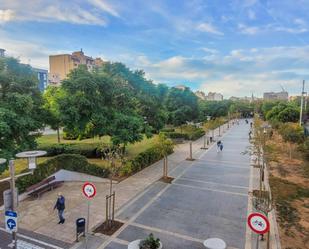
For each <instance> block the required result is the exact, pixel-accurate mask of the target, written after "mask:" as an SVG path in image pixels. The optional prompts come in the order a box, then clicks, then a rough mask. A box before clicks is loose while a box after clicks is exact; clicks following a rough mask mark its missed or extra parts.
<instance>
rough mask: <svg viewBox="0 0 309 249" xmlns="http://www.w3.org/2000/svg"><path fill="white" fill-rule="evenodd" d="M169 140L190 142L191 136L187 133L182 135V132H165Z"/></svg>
mask: <svg viewBox="0 0 309 249" xmlns="http://www.w3.org/2000/svg"><path fill="white" fill-rule="evenodd" d="M164 134H165V135H166V137H167V138H170V139H177V138H183V139H186V140H188V139H189V135H188V134H187V133H180V132H164Z"/></svg>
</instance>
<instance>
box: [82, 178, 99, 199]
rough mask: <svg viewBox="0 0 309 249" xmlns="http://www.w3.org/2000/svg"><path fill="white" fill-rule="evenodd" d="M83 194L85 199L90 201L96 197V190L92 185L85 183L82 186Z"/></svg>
mask: <svg viewBox="0 0 309 249" xmlns="http://www.w3.org/2000/svg"><path fill="white" fill-rule="evenodd" d="M83 193H84V195H85V196H86V197H87V198H89V199H91V198H93V197H94V196H95V195H96V193H97V190H96V188H95V186H94V184H92V183H90V182H86V183H85V184H84V186H83Z"/></svg>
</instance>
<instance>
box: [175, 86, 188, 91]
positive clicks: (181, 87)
mask: <svg viewBox="0 0 309 249" xmlns="http://www.w3.org/2000/svg"><path fill="white" fill-rule="evenodd" d="M174 88H177V89H179V90H183V91H184V90H186V88H189V87H187V86H185V85H178V86H174Z"/></svg>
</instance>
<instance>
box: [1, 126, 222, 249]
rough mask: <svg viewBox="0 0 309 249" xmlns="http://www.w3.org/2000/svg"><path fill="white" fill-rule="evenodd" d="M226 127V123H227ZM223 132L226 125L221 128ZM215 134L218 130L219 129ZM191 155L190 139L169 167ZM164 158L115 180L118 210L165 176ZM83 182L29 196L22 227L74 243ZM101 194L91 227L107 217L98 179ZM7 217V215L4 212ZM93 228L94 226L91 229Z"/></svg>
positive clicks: (196, 150)
mask: <svg viewBox="0 0 309 249" xmlns="http://www.w3.org/2000/svg"><path fill="white" fill-rule="evenodd" d="M225 127H226V126H225ZM221 132H222V128H221ZM215 134H218V130H216V132H215ZM202 145H203V138H200V139H198V140H197V141H195V142H193V146H192V147H193V155H194V156H198V155H199V154H200V153H202V152H203V150H201V149H200V148H201V147H202ZM188 156H189V143H188V142H187V143H184V144H180V145H177V146H176V148H175V152H174V153H173V154H172V155H170V156H169V157H168V165H169V171H170V172H171V171H173V170H174V169H175V168H176V167H177V165H178V164H179V163H180V162H182V161H183V160H185V159H186V158H187V157H188ZM162 165H163V163H162V160H161V161H159V162H157V163H155V164H153V165H151V166H149V167H147V168H145V169H144V170H142V171H140V172H138V173H136V174H135V175H133V176H131V177H129V178H127V179H125V180H123V181H122V182H120V183H118V184H114V188H113V190H114V191H115V192H116V205H115V208H116V211H117V210H119V209H120V208H121V207H122V206H124V205H125V204H126V203H128V202H129V201H131V200H132V199H133V198H134V197H136V196H137V195H138V194H139V193H141V192H142V191H143V190H145V189H146V188H147V187H149V186H150V185H151V184H152V183H154V182H155V181H157V180H158V179H160V178H161V176H162ZM82 184H83V183H82V182H79V183H76V182H75V183H66V184H64V186H62V187H61V188H58V189H57V190H55V191H51V192H48V193H46V194H44V195H43V196H42V197H41V198H40V199H36V200H30V199H27V200H25V201H23V202H21V203H20V206H19V207H18V212H19V217H20V220H19V227H21V228H24V229H27V230H29V231H33V232H36V233H39V234H43V235H46V236H48V237H52V238H56V239H58V240H61V241H64V242H67V243H72V242H74V241H75V221H76V219H77V218H80V217H86V215H87V201H86V199H85V197H84V196H83V194H82V192H81V187H82ZM96 187H97V196H96V197H95V198H94V199H93V201H91V207H90V210H91V215H90V228H94V227H96V226H97V225H99V224H100V223H102V222H103V221H104V220H105V196H106V195H107V194H109V184H108V183H97V184H96ZM58 192H61V193H62V194H63V195H64V196H65V197H66V201H67V203H66V210H65V218H66V222H65V224H64V225H58V218H57V214H56V211H53V206H54V202H55V200H56V198H57V193H58ZM1 217H3V215H1ZM90 230H91V229H90Z"/></svg>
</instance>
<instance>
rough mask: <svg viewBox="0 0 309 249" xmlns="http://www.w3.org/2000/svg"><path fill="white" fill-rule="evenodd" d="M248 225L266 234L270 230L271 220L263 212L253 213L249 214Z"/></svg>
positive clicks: (256, 231) (259, 232)
mask: <svg viewBox="0 0 309 249" xmlns="http://www.w3.org/2000/svg"><path fill="white" fill-rule="evenodd" d="M248 225H249V227H250V228H251V230H252V231H253V232H255V233H257V234H264V233H267V232H268V231H269V221H268V219H267V217H266V216H265V215H263V214H261V213H252V214H250V215H249V216H248Z"/></svg>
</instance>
